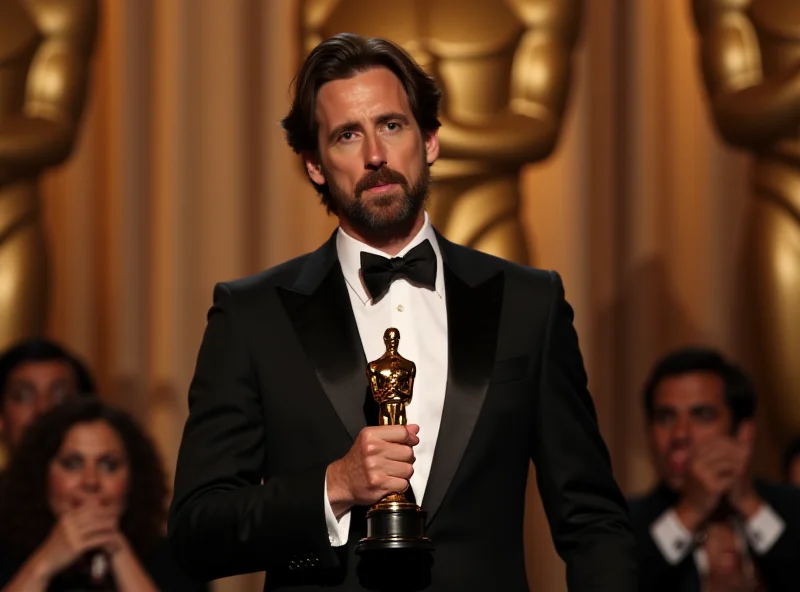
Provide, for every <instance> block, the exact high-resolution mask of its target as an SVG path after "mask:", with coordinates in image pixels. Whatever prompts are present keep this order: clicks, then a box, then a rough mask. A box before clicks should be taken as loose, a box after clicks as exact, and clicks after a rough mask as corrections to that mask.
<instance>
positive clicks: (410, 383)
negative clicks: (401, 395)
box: [406, 365, 417, 405]
mask: <svg viewBox="0 0 800 592" xmlns="http://www.w3.org/2000/svg"><path fill="white" fill-rule="evenodd" d="M416 377H417V366H416V365H414V366H411V373H410V374H409V377H408V401H406V405H408V404H410V403H411V399H412V398H413V396H414V379H415V378H416Z"/></svg>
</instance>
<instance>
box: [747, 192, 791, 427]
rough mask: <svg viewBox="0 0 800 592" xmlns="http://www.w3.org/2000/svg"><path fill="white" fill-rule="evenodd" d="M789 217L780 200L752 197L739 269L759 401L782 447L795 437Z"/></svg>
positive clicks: (786, 208) (789, 211) (787, 209)
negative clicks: (741, 269) (743, 259)
mask: <svg viewBox="0 0 800 592" xmlns="http://www.w3.org/2000/svg"><path fill="white" fill-rule="evenodd" d="M794 216H795V214H794V213H793V212H792V210H790V209H789V208H788V206H786V205H784V203H782V202H781V200H780V198H776V197H772V196H758V197H756V199H755V200H754V201H753V204H752V211H751V215H750V216H749V219H748V223H749V228H748V236H747V238H748V242H747V257H746V268H745V269H746V273H747V276H746V280H745V285H746V286H747V289H748V294H747V296H748V304H749V306H748V308H749V310H748V314H749V316H750V317H751V319H752V321H753V323H752V329H753V337H754V347H753V350H754V355H755V356H756V359H757V361H758V367H759V378H760V382H761V384H762V385H763V399H764V400H765V402H766V406H767V407H768V408H769V409H768V411H769V412H770V415H772V418H773V420H774V421H775V422H776V424H777V426H778V429H779V432H780V437H781V439H782V441H783V442H786V441H787V439H788V438H790V437H792V436H795V435H797V432H799V431H800V404H798V402H797V392H798V391H797V388H798V385H800V363H799V362H798V353H799V352H800V301H798V295H800V223H798V220H796V219H795V217H794Z"/></svg>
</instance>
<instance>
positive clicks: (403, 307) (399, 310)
mask: <svg viewBox="0 0 800 592" xmlns="http://www.w3.org/2000/svg"><path fill="white" fill-rule="evenodd" d="M405 309H406V308H405V306H403V305H402V304H398V305H397V312H403V311H404V310H405Z"/></svg>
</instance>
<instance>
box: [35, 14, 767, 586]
mask: <svg viewBox="0 0 800 592" xmlns="http://www.w3.org/2000/svg"><path fill="white" fill-rule="evenodd" d="M102 7H103V9H104V10H103V16H102V26H101V31H102V32H101V39H100V44H99V47H98V53H97V57H96V62H95V67H94V78H93V82H92V93H91V97H90V104H89V106H88V109H87V117H86V120H85V122H84V125H83V132H82V139H81V141H80V144H79V146H78V149H77V151H76V153H75V155H74V156H73V158H72V159H71V161H70V162H69V163H68V164H67V165H66V166H64V167H62V168H61V169H59V170H57V171H55V172H54V173H52V174H50V175H49V176H48V178H47V179H46V180H45V187H44V192H45V205H46V216H47V221H48V232H49V236H50V246H51V253H52V259H53V274H54V276H53V287H54V293H53V295H52V296H53V297H52V306H51V315H50V321H49V333H50V334H51V335H52V336H53V337H55V338H57V339H59V340H62V341H64V342H65V343H67V344H69V345H70V346H72V347H74V348H76V349H77V351H79V352H80V353H81V354H82V355H84V356H85V357H86V358H87V360H88V361H89V362H90V363H91V365H92V366H93V367H94V368H95V370H96V371H97V373H98V375H99V379H100V380H99V382H100V385H101V386H102V391H103V393H104V394H105V395H106V397H107V398H108V399H110V400H112V401H115V402H117V403H119V404H121V405H123V406H124V407H126V408H127V409H129V410H131V411H132V412H133V413H134V414H135V415H136V416H137V417H138V418H140V420H141V421H142V422H143V423H144V424H145V425H146V426H147V427H148V428H149V429H150V430H151V433H152V434H153V436H154V438H155V439H156V441H157V443H158V446H159V449H160V450H161V452H162V454H163V458H164V460H165V463H166V466H167V468H168V470H169V472H170V473H171V472H172V470H173V467H174V463H175V457H176V453H177V446H178V443H179V441H180V435H181V429H182V425H183V421H184V419H185V416H186V393H187V388H188V384H189V380H190V378H191V375H192V371H193V366H194V361H195V356H196V352H197V348H198V345H199V342H200V338H201V335H202V332H203V328H204V324H205V313H206V311H207V309H208V307H209V305H210V304H211V291H212V288H213V285H214V283H215V282H217V281H220V280H227V279H232V278H235V277H239V276H242V275H245V274H249V273H253V272H256V271H258V270H260V269H263V268H265V267H268V266H270V265H273V264H275V263H278V262H280V261H283V260H285V259H287V258H289V257H292V256H295V255H299V254H301V253H303V252H305V251H307V250H310V249H313V248H315V247H316V246H317V245H319V244H320V243H321V242H322V241H324V240H325V239H326V237H327V236H328V235H329V233H330V232H331V231H332V229H333V228H334V220H332V219H331V218H328V217H326V215H325V212H324V210H323V208H322V207H320V206H319V204H318V201H317V198H316V196H315V194H314V193H313V191H312V190H311V188H310V187H309V186H308V185H307V184H306V182H305V180H304V178H303V176H302V175H301V173H300V168H299V166H297V163H296V160H295V157H294V156H293V155H292V153H291V152H290V150H289V149H288V148H287V147H286V146H285V144H284V141H283V138H282V135H281V130H280V127H279V120H280V118H281V117H282V116H283V115H284V114H285V112H286V110H287V106H288V100H289V85H290V82H291V79H292V76H293V74H294V71H295V68H296V64H297V60H298V55H297V51H298V47H299V43H298V39H297V34H298V27H297V24H296V23H297V15H296V14H295V12H294V11H295V10H296V6H295V3H294V2H293V1H292V0H281V1H278V0H275V1H270V2H267V1H263V0H106V1H105V2H104V3H103V6H102ZM395 10H397V8H395ZM586 11H587V13H586V15H585V17H584V18H585V20H584V27H583V32H582V38H581V46H580V49H579V51H578V54H577V55H578V60H577V67H576V70H575V74H574V80H573V84H572V98H571V102H570V105H569V107H568V118H567V122H566V126H565V130H564V133H563V136H562V139H561V142H560V145H559V147H558V149H557V152H556V154H555V155H554V156H553V157H552V158H551V159H550V160H549V161H547V162H546V163H545V164H542V165H537V166H534V167H531V168H530V169H528V170H526V171H525V172H524V174H523V185H524V200H523V211H522V217H523V221H524V226H525V229H526V237H527V240H528V241H529V245H530V247H531V249H530V250H531V252H533V253H535V258H536V260H535V264H536V265H538V266H541V267H547V268H554V269H557V270H558V271H559V272H561V274H562V275H563V277H564V280H565V283H566V289H567V296H568V298H569V300H570V301H571V302H572V304H573V306H574V307H575V311H576V321H575V322H576V325H577V328H578V331H579V333H580V336H581V345H582V349H583V352H584V355H585V360H586V365H587V368H588V371H589V376H590V382H591V386H592V391H593V395H594V397H595V402H596V405H597V408H598V412H599V416H600V422H601V427H602V430H603V434H604V436H605V438H606V440H607V442H608V444H609V446H610V448H611V451H612V455H613V459H614V469H615V472H616V475H617V477H618V479H619V481H620V483H621V484H622V486H623V487H624V489H625V490H626V492H628V493H631V492H636V491H642V490H643V489H645V488H646V487H647V486H648V485H649V484H650V483H651V482H652V473H651V470H650V467H649V464H648V457H647V448H646V442H645V439H644V430H643V422H642V414H641V406H640V402H639V400H640V395H639V386H640V384H641V382H642V380H643V378H644V376H645V374H646V373H647V370H648V367H649V366H650V364H651V363H652V362H653V360H654V359H655V358H656V357H657V356H658V355H660V354H661V353H663V352H665V351H666V350H667V349H669V348H671V347H675V346H678V345H681V344H684V343H687V342H693V343H707V344H711V345H714V346H719V347H721V348H722V349H724V350H725V351H727V352H728V353H730V354H732V355H734V356H737V357H740V358H741V359H743V360H744V361H745V362H747V359H748V353H747V351H746V348H745V347H744V346H743V344H746V342H747V340H746V336H743V335H742V334H741V333H740V329H739V327H740V325H741V323H740V322H739V318H740V312H741V310H740V305H739V303H738V299H737V296H738V292H737V289H736V287H735V274H736V272H737V267H738V264H739V260H740V257H741V253H740V248H741V247H740V245H741V240H740V235H741V226H742V220H743V217H744V216H745V215H746V205H747V201H748V198H747V189H746V180H747V162H748V161H747V158H746V157H745V156H743V155H740V154H737V153H734V152H732V151H731V150H729V149H727V148H725V147H724V146H723V144H722V143H721V142H720V141H718V139H717V138H716V137H715V135H714V132H713V130H712V127H711V125H710V124H709V121H708V116H707V111H706V108H705V105H704V98H703V91H702V87H701V83H700V78H699V73H698V68H697V66H696V57H695V37H694V32H693V28H692V22H691V15H690V11H689V5H688V2H675V1H670V2H664V1H663V0H591V2H586ZM433 170H434V173H435V170H436V169H435V167H434V169H433ZM760 447H761V458H762V459H764V460H765V461H767V462H768V463H769V462H771V463H772V465H771V466H773V467H774V465H775V463H774V457H773V456H772V454H771V452H772V447H771V445H770V443H769V442H768V441H767V440H765V439H762V441H761V444H760ZM526 523H527V525H528V528H527V536H528V541H529V543H530V545H529V550H528V557H529V573H530V580H531V586H532V589H534V590H548V591H554V592H557V591H559V590H564V582H563V580H564V578H563V566H562V565H561V564H560V562H559V560H558V558H557V557H556V556H555V553H554V551H553V550H552V545H551V544H550V542H549V533H548V530H547V527H546V522H545V521H544V520H543V518H542V515H541V511H540V509H539V508H538V507H537V506H536V505H535V504H534V505H532V509H531V511H530V512H529V513H528V515H527V517H526ZM217 589H218V590H226V591H241V592H245V591H249V590H257V589H260V576H251V577H249V578H239V579H235V580H229V581H225V582H221V583H219V584H217Z"/></svg>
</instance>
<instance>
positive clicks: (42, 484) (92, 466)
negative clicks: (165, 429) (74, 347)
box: [0, 399, 206, 592]
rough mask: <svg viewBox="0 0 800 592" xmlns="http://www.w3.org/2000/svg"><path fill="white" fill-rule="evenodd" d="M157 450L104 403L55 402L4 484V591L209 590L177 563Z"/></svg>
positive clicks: (0, 578) (0, 497)
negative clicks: (167, 532)
mask: <svg viewBox="0 0 800 592" xmlns="http://www.w3.org/2000/svg"><path fill="white" fill-rule="evenodd" d="M166 493H167V489H166V484H165V480H164V474H163V472H162V469H161V465H160V463H159V460H158V456H157V454H156V451H155V448H154V447H153V445H152V443H151V442H150V440H149V439H148V438H147V437H146V436H145V435H144V433H143V432H142V431H141V430H140V429H139V427H137V425H136V424H135V423H134V421H133V420H132V419H131V418H130V417H129V416H128V415H127V414H126V413H124V412H123V411H120V410H117V409H116V408H114V407H111V406H108V405H106V404H104V403H102V402H101V401H99V400H96V399H77V400H74V401H69V402H66V403H64V404H61V405H57V406H56V407H54V408H53V409H51V410H50V411H48V412H47V413H45V414H44V415H42V416H41V417H39V418H38V419H37V420H36V421H35V422H34V423H33V424H32V425H31V426H30V427H29V428H28V429H27V430H26V432H25V434H24V435H23V437H22V440H21V441H20V443H19V445H18V446H17V448H16V451H15V454H14V456H13V457H12V459H11V463H10V465H9V467H8V471H7V473H6V476H5V478H4V480H3V482H2V485H0V545H1V546H2V547H1V552H0V586H6V587H5V588H3V590H4V591H6V592H16V591H24V592H39V591H44V590H48V591H70V592H77V591H80V590H121V591H136V592H147V591H148V590H161V591H162V592H164V591H167V592H168V591H173V590H174V591H180V592H183V591H192V590H205V589H206V586H205V585H204V584H198V583H194V582H192V581H191V580H190V579H188V578H187V577H186V576H185V575H184V574H183V573H182V572H181V571H180V569H179V568H178V567H177V566H176V564H175V563H174V561H173V560H172V556H171V554H170V552H169V548H168V547H167V546H166V543H165V540H164V536H163V529H164V521H165V515H166Z"/></svg>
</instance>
